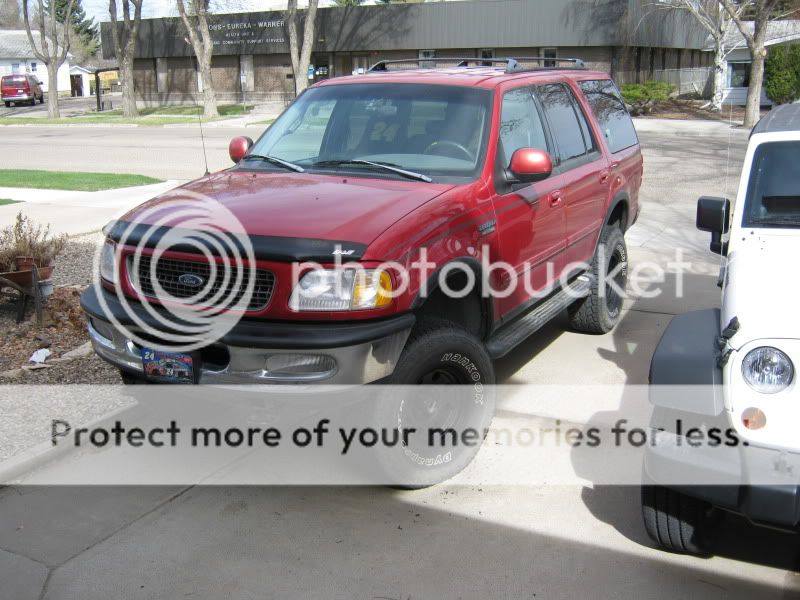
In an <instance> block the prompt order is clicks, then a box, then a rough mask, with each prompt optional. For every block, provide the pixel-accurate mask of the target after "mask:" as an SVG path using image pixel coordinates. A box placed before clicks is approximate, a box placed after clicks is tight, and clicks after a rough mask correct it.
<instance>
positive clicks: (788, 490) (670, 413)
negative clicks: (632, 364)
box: [644, 310, 800, 531]
mask: <svg viewBox="0 0 800 600" xmlns="http://www.w3.org/2000/svg"><path fill="white" fill-rule="evenodd" d="M717 336H719V311H718V310H707V311H697V312H693V313H686V314H683V315H678V316H676V317H675V318H674V319H673V320H672V322H670V324H669V326H668V327H667V329H666V330H665V331H664V335H663V336H662V338H661V341H660V342H659V344H658V347H657V348H656V351H655V354H654V355H653V360H652V363H651V365H650V383H651V388H650V401H651V403H652V404H653V405H654V412H653V418H652V422H651V425H650V426H651V435H655V432H656V431H659V430H662V431H664V432H666V433H665V434H663V433H662V434H660V435H661V436H664V437H663V438H662V439H664V440H665V441H666V443H658V444H654V445H650V444H649V445H648V446H647V447H646V449H645V454H644V477H645V480H646V481H647V482H649V483H654V484H658V485H663V486H666V487H669V488H671V489H675V490H677V491H680V492H682V493H684V494H686V495H688V496H691V497H694V498H698V499H701V500H704V501H706V502H709V503H710V504H712V505H714V506H718V507H721V508H724V509H726V510H729V511H732V512H735V513H738V514H741V515H743V516H745V517H747V518H748V519H749V520H750V521H751V522H753V523H755V524H757V525H763V526H768V527H775V528H780V529H785V530H789V531H796V530H797V529H798V527H799V526H800V454H798V453H796V452H794V451H792V450H790V449H781V448H770V447H761V446H756V445H753V444H747V445H745V444H742V443H741V439H739V443H738V445H736V446H732V447H722V446H720V447H716V448H711V447H709V446H708V445H703V446H701V447H692V446H691V444H690V443H688V440H687V437H686V436H685V435H684V434H685V433H686V432H688V431H689V430H691V429H695V430H700V431H705V432H708V431H711V430H717V431H720V432H725V431H733V426H732V423H731V422H730V413H729V411H728V410H726V409H725V406H724V401H723V394H722V373H721V371H720V369H719V366H718V365H717V355H718V352H719V350H718V346H716V343H715V340H716V338H717ZM679 422H680V423H681V429H680V430H678V429H677V427H676V425H677V423H679ZM725 439H726V440H727V439H728V438H725Z"/></svg>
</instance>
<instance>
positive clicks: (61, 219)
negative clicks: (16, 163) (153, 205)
mask: <svg viewBox="0 0 800 600" xmlns="http://www.w3.org/2000/svg"><path fill="white" fill-rule="evenodd" d="M182 183H183V182H182V181H177V180H169V181H165V182H163V183H156V184H153V185H144V186H137V187H130V188H120V189H116V190H102V191H99V192H70V191H64V190H40V189H35V188H2V187H0V198H10V199H12V200H21V201H22V203H19V204H8V205H5V206H0V227H5V226H7V225H10V224H12V223H13V222H14V218H15V217H16V215H17V213H18V212H19V211H22V213H23V214H24V215H26V216H28V217H30V218H31V219H33V220H34V221H36V222H37V223H49V224H50V230H51V231H52V232H53V233H66V234H67V235H78V234H81V233H88V232H90V231H97V230H99V229H101V228H102V227H103V226H104V225H105V224H106V223H108V222H109V221H111V220H112V219H116V218H117V217H119V216H121V215H123V214H125V213H126V212H128V211H129V210H130V209H132V208H134V207H135V206H138V205H139V204H141V203H142V202H145V201H147V200H149V199H150V198H153V197H155V196H158V195H159V194H163V193H164V192H166V191H168V190H171V189H172V188H174V187H177V186H178V185H180V184H182Z"/></svg>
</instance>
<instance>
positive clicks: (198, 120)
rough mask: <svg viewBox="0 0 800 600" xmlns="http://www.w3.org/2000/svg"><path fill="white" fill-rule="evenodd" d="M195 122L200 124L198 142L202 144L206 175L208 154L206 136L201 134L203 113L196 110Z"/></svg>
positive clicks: (207, 172) (207, 171)
mask: <svg viewBox="0 0 800 600" xmlns="http://www.w3.org/2000/svg"><path fill="white" fill-rule="evenodd" d="M198 108H200V106H199V105H198ZM197 123H198V124H199V125H200V143H201V144H202V145H203V163H204V164H205V166H206V175H208V174H209V170H208V155H207V154H206V136H205V135H203V115H202V114H201V112H200V111H197Z"/></svg>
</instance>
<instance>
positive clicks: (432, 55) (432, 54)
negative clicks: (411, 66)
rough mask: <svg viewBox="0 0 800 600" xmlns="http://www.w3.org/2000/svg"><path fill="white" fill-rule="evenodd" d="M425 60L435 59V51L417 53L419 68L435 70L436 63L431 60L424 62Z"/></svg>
mask: <svg viewBox="0 0 800 600" xmlns="http://www.w3.org/2000/svg"><path fill="white" fill-rule="evenodd" d="M426 58H436V50H420V51H419V60H420V61H421V62H420V63H419V66H420V68H422V69H435V68H436V62H435V61H432V60H425V59H426Z"/></svg>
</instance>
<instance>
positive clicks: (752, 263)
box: [722, 231, 800, 348]
mask: <svg viewBox="0 0 800 600" xmlns="http://www.w3.org/2000/svg"><path fill="white" fill-rule="evenodd" d="M737 242H738V243H737V244H736V246H735V247H734V248H732V251H731V253H730V254H729V256H728V266H727V277H726V281H725V293H724V300H723V311H722V315H723V316H722V321H723V322H722V327H725V325H727V323H729V322H730V320H731V319H732V318H733V317H738V319H739V324H740V329H739V332H738V333H737V334H736V335H735V336H734V337H733V339H732V340H731V341H732V343H733V345H734V346H735V347H737V348H741V347H742V346H743V345H744V344H747V343H749V342H751V341H753V340H758V339H766V338H778V339H781V338H784V339H785V338H794V339H800V316H798V313H797V301H798V292H800V288H799V287H798V285H797V279H796V277H797V276H796V275H795V273H794V269H793V268H792V263H793V262H794V258H795V257H796V256H798V255H800V231H798V232H792V233H791V234H789V235H785V234H780V233H775V234H758V233H756V235H752V236H750V235H748V236H745V238H744V239H743V240H741V241H739V240H737Z"/></svg>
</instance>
